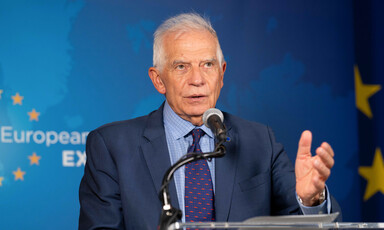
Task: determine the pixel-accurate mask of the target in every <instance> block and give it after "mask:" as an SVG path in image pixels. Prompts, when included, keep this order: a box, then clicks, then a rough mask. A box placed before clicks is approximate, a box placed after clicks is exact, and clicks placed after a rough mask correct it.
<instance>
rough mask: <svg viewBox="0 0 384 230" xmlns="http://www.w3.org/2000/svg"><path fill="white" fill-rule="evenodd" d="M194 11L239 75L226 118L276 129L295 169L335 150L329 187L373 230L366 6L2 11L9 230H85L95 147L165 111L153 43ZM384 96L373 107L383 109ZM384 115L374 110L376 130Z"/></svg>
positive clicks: (23, 5) (0, 172)
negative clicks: (368, 214)
mask: <svg viewBox="0 0 384 230" xmlns="http://www.w3.org/2000/svg"><path fill="white" fill-rule="evenodd" d="M369 2H370V1H369ZM360 4H363V3H361V2H360ZM363 5H364V4H363ZM378 6H380V4H378V5H377V7H378ZM380 7H382V8H381V9H384V7H383V5H382V4H381V6H380ZM379 9H380V8H379ZM190 11H195V12H198V13H201V14H205V15H207V16H209V18H210V19H211V21H212V23H213V25H214V27H215V29H216V30H217V33H218V35H219V39H220V42H221V47H222V49H223V52H224V56H225V59H226V61H227V64H228V65H227V71H226V73H225V77H224V88H223V90H222V94H221V97H220V99H219V102H218V105H217V107H218V108H219V109H221V110H223V111H227V112H230V113H233V114H236V115H239V116H241V117H244V118H246V119H249V120H254V121H258V122H262V123H265V124H268V125H270V126H272V127H273V129H274V131H275V134H276V136H277V138H278V140H279V141H280V142H282V143H283V144H284V145H285V148H286V151H287V152H288V154H289V156H290V158H291V159H292V160H294V159H295V155H296V150H297V142H298V140H299V137H300V134H301V132H302V131H303V130H305V129H309V130H311V131H312V132H313V134H314V144H315V145H319V144H320V143H321V142H322V141H328V142H329V143H331V145H332V146H333V148H334V150H335V153H336V156H335V159H336V165H335V167H334V169H333V170H332V175H331V178H330V180H329V181H328V182H327V184H328V186H329V188H330V190H331V192H332V194H333V195H334V196H335V197H336V198H337V200H338V201H339V203H340V205H341V207H342V209H343V216H344V220H345V221H362V220H367V219H364V218H365V217H364V216H363V214H362V210H363V205H365V204H366V202H369V200H370V199H371V197H374V198H375V199H376V198H377V199H383V192H384V189H383V188H384V186H382V187H380V185H378V187H377V189H376V190H375V189H373V190H372V189H371V190H372V191H373V195H372V196H371V197H370V198H368V199H365V200H364V197H365V193H366V187H368V181H369V180H368V179H366V178H369V175H373V174H372V173H371V174H370V172H368V173H364V172H362V171H364V170H366V169H368V171H369V169H370V168H371V165H374V164H373V156H374V153H375V149H376V148H377V147H379V146H380V144H381V145H383V138H382V136H381V139H380V138H377V139H376V140H377V141H376V142H375V144H374V147H372V149H370V151H368V152H364V154H363V155H366V156H367V160H365V161H364V163H360V158H361V157H360V156H359V151H360V150H359V141H361V140H360V139H359V135H358V132H359V130H360V131H362V130H361V129H359V127H360V124H361V123H359V122H360V119H358V118H360V116H366V115H365V114H364V113H362V112H360V111H361V110H364V109H361V108H359V109H357V108H356V104H357V100H355V75H356V71H355V70H356V69H358V67H359V64H358V63H356V61H355V56H356V55H355V51H356V50H355V45H356V42H355V37H356V29H355V28H354V27H357V26H358V25H356V21H357V20H356V19H355V17H356V15H358V14H357V13H356V12H355V11H356V2H353V1H351V0H343V1H342V0H340V1H331V0H330V1H305V0H300V1H299V0H295V1H239V0H233V1H201V0H197V1H184V0H182V1H177V2H174V1H148V0H142V1H122V0H114V1H107V0H92V1H70V0H56V1H49V0H34V1H30V0H25V1H23V0H18V1H14V0H2V1H0V229H52V227H53V226H54V228H55V229H76V227H77V220H78V215H79V203H78V186H79V182H80V180H81V177H82V175H83V170H84V162H85V152H84V150H85V145H84V143H85V138H86V135H87V133H88V132H89V131H91V130H92V129H95V128H96V127H98V126H100V125H102V124H105V123H107V122H111V121H115V120H124V119H130V118H133V117H136V116H141V115H145V114H147V113H148V112H150V111H152V110H154V109H157V108H158V107H159V106H160V104H161V103H162V102H163V100H164V98H163V96H162V95H160V94H158V93H157V91H156V90H155V89H154V87H153V86H152V83H151V81H150V79H149V77H148V75H147V70H148V68H149V67H150V66H151V63H152V34H153V32H154V30H155V29H156V27H157V26H158V25H159V24H160V23H161V22H162V21H163V20H165V19H166V18H168V17H169V16H173V15H175V14H178V13H182V12H190ZM378 12H380V11H379V10H378V11H377V13H376V14H379V13H378ZM369 13H370V12H369ZM360 14H362V15H365V13H364V12H362V13H361V12H360ZM360 14H359V15H360ZM372 20H373V21H376V20H379V21H380V20H381V21H383V19H382V18H381V19H372ZM373 37H374V36H373ZM356 41H357V40H356ZM381 41H383V39H381V40H378V41H376V42H377V45H380V42H381ZM365 42H370V41H365ZM381 47H383V46H381ZM381 50H383V49H381ZM381 55H382V53H381ZM375 58H377V57H375ZM381 58H382V56H381ZM363 60H365V59H364V58H363ZM375 60H376V59H375ZM381 60H383V59H381ZM381 63H382V62H381ZM354 66H356V67H357V68H354ZM378 66H379V65H378ZM370 68H371V66H368V67H367V68H366V71H368V70H369V69H370ZM381 73H383V72H381ZM369 74H370V72H369V71H368V73H366V75H364V74H363V73H362V71H361V74H360V75H361V78H363V80H362V83H361V84H362V85H363V86H364V84H367V83H369V84H375V85H377V86H380V84H383V82H382V80H381V82H382V83H380V82H379V78H377V80H376V81H375V80H374V79H371V80H369V81H368V82H367V80H365V78H364V77H365V76H367V75H369ZM360 75H359V76H360ZM356 76H357V75H356ZM377 76H379V75H377ZM371 81H372V82H371ZM376 89H377V90H376V91H375V93H373V94H370V95H369V97H372V98H373V97H377V98H378V97H381V98H383V94H384V93H383V92H382V91H380V89H378V88H376ZM364 92H365V91H364ZM362 95H363V94H361V93H360V94H359V96H361V97H363V99H364V96H362ZM364 95H366V94H364ZM356 96H358V95H357V94H356ZM372 98H370V99H369V100H371V99H372ZM365 99H366V102H367V103H368V106H369V102H370V101H369V100H368V97H365ZM363 101H364V100H363ZM381 102H382V101H381ZM375 103H376V102H375ZM382 105H383V104H380V103H376V106H375V107H372V109H371V110H372V114H374V116H375V117H376V116H379V115H378V113H379V111H381V115H383V112H382V111H383V106H382ZM365 106H366V104H365ZM365 110H366V107H365ZM375 113H376V115H375ZM367 119H371V118H369V117H368V118H367ZM358 120H359V121H358ZM381 125H383V124H382V123H381ZM381 127H382V126H381ZM360 152H361V151H360ZM380 154H381V153H380ZM360 155H361V154H360ZM377 162H379V163H380V162H381V163H382V158H381V161H380V159H379V160H378V161H377ZM360 165H361V166H364V167H366V168H361V170H360V171H359V166H360ZM382 165H383V164H382ZM382 165H381V167H382V168H381V169H382V176H383V177H382V181H384V167H383V166H382ZM378 167H379V171H380V166H378ZM359 172H362V173H361V174H364V175H365V174H367V175H368V176H367V177H363V175H359ZM375 175H376V174H375ZM378 183H379V182H378ZM371 190H370V191H371ZM372 191H371V193H372ZM367 210H368V211H372V209H371V208H367V209H366V210H365V211H367ZM380 220H381V221H383V220H384V215H383V214H381V215H377V216H376V217H375V219H374V220H373V221H380Z"/></svg>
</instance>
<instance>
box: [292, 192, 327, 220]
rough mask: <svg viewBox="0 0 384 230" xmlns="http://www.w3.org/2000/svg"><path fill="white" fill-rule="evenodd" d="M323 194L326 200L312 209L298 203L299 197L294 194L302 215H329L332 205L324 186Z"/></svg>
mask: <svg viewBox="0 0 384 230" xmlns="http://www.w3.org/2000/svg"><path fill="white" fill-rule="evenodd" d="M325 192H326V194H327V195H326V199H325V200H324V202H323V203H321V204H319V205H317V206H312V207H308V206H305V205H303V204H302V203H301V202H300V201H299V196H298V195H297V193H296V200H297V203H298V204H299V205H300V209H301V211H302V212H303V214H304V215H316V214H330V212H331V205H332V204H331V198H330V195H329V191H328V187H327V185H325Z"/></svg>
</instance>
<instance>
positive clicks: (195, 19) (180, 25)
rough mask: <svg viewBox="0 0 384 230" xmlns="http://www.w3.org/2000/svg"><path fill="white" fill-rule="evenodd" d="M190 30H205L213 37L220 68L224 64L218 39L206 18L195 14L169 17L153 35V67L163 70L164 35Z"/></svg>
mask: <svg viewBox="0 0 384 230" xmlns="http://www.w3.org/2000/svg"><path fill="white" fill-rule="evenodd" d="M192 30H205V31H208V32H209V33H211V34H212V35H213V37H214V38H215V39H216V43H217V46H216V56H217V59H218V60H219V64H220V66H222V64H223V63H224V55H223V51H222V50H221V48H220V43H219V39H218V37H217V34H216V31H215V30H214V29H213V27H212V25H211V22H210V21H209V19H207V18H203V17H202V16H200V15H199V14H196V13H185V14H179V15H176V16H174V17H171V18H169V19H167V20H166V21H164V22H163V23H162V24H161V25H160V26H159V27H158V28H157V30H156V31H155V33H154V34H153V37H154V41H153V66H154V67H156V68H158V69H159V70H160V71H162V70H163V67H164V61H165V59H166V57H165V53H164V49H163V39H164V37H165V35H167V34H168V33H172V32H178V33H184V32H189V31H192Z"/></svg>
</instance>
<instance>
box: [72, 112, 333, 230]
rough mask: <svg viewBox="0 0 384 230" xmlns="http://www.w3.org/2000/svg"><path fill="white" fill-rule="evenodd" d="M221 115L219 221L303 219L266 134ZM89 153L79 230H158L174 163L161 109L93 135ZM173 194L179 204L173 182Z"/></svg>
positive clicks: (285, 164)
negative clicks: (224, 139) (225, 139)
mask: <svg viewBox="0 0 384 230" xmlns="http://www.w3.org/2000/svg"><path fill="white" fill-rule="evenodd" d="M224 117H225V125H226V127H227V130H228V136H229V137H230V138H231V142H229V143H226V148H227V153H226V155H225V156H224V157H223V158H219V159H216V163H215V164H216V167H215V168H216V169H215V170H216V180H215V186H216V189H215V208H216V220H217V221H243V220H246V219H247V218H250V217H254V216H270V215H288V214H300V208H299V205H298V203H297V201H296V197H295V174H294V168H293V165H292V163H291V161H290V160H289V158H288V156H287V154H286V153H285V152H284V149H283V146H282V145H281V144H278V143H276V142H275V138H274V136H273V134H272V132H271V130H270V129H269V128H268V127H267V126H264V125H261V124H258V123H255V122H250V121H246V120H243V119H241V118H238V117H235V116H233V115H230V114H227V113H224ZM86 148H87V163H86V166H85V172H84V177H83V179H82V181H81V184H80V190H79V195H80V205H81V208H80V219H79V229H151V230H153V229H156V227H157V225H158V221H159V217H160V212H161V202H160V200H159V198H158V193H159V190H160V187H161V181H162V179H163V175H164V173H165V172H166V170H167V169H168V168H169V167H170V166H171V163H170V158H169V153H168V147H167V142H166V137H165V131H164V124H163V106H162V107H160V109H158V110H156V111H154V112H152V113H150V114H149V115H147V116H144V117H139V118H136V119H132V120H127V121H121V122H114V123H111V124H107V125H104V126H102V127H100V128H98V129H96V130H94V131H92V132H91V133H90V134H89V136H88V139H87V145H86ZM170 195H171V201H172V204H173V206H174V207H179V204H178V201H177V200H178V199H177V194H176V187H175V184H174V183H172V184H171V185H170ZM332 202H334V201H332ZM333 206H335V204H333Z"/></svg>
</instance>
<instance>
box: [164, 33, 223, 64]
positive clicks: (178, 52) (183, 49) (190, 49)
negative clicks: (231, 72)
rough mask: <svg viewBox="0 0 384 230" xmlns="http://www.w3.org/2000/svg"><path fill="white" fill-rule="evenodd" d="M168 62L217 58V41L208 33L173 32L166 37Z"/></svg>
mask: <svg viewBox="0 0 384 230" xmlns="http://www.w3.org/2000/svg"><path fill="white" fill-rule="evenodd" d="M163 45H164V46H163V47H164V52H165V54H166V57H167V61H173V60H175V59H197V58H201V59H206V58H216V49H217V40H216V38H215V37H214V36H213V35H212V34H211V33H209V32H208V31H202V30H193V31H188V32H172V33H169V34H167V35H166V36H165V37H164V43H163Z"/></svg>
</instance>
